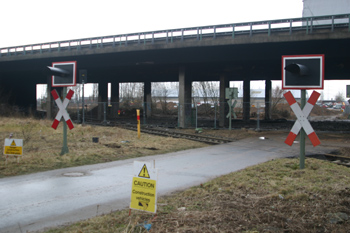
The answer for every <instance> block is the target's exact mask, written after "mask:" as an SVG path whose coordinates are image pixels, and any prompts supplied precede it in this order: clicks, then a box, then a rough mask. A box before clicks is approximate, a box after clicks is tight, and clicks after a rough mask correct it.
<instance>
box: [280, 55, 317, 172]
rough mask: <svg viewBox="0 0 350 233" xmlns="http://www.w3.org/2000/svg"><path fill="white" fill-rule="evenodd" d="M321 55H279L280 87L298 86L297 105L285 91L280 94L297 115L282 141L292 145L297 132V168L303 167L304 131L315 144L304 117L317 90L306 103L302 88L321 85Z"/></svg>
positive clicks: (290, 94) (315, 99) (308, 111)
mask: <svg viewBox="0 0 350 233" xmlns="http://www.w3.org/2000/svg"><path fill="white" fill-rule="evenodd" d="M323 84H324V55H323V54H317V55H290V56H282V89H298V90H301V101H300V107H299V105H298V103H297V102H296V100H295V99H294V97H293V95H292V93H291V92H290V91H289V92H287V93H285V94H284V97H285V98H286V100H287V102H288V104H289V105H290V107H291V108H292V110H293V112H294V113H295V116H296V117H297V120H296V122H295V123H294V125H293V127H292V129H291V131H290V133H289V134H288V137H287V139H286V140H285V143H286V144H287V145H289V146H291V145H293V142H294V140H295V138H296V137H297V135H298V133H299V131H301V132H300V169H304V168H305V134H306V135H307V136H308V137H309V139H310V140H311V142H312V145H313V146H317V145H319V144H320V143H321V142H320V140H319V139H318V137H317V135H316V133H315V131H314V130H313V128H312V126H311V124H310V122H309V121H308V119H307V117H308V116H309V114H310V112H311V110H312V108H313V107H314V106H315V104H316V102H317V99H318V97H319V96H320V93H318V92H316V91H314V92H313V93H312V95H311V96H310V99H309V100H308V101H307V103H306V90H312V89H323Z"/></svg>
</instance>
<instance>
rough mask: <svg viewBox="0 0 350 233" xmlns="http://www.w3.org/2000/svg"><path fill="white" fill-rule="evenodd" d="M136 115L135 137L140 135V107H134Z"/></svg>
mask: <svg viewBox="0 0 350 233" xmlns="http://www.w3.org/2000/svg"><path fill="white" fill-rule="evenodd" d="M136 115H137V138H140V137H141V125H140V109H136Z"/></svg>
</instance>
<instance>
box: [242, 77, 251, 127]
mask: <svg viewBox="0 0 350 233" xmlns="http://www.w3.org/2000/svg"><path fill="white" fill-rule="evenodd" d="M243 121H245V122H249V121H250V80H249V79H248V78H246V79H244V81H243Z"/></svg>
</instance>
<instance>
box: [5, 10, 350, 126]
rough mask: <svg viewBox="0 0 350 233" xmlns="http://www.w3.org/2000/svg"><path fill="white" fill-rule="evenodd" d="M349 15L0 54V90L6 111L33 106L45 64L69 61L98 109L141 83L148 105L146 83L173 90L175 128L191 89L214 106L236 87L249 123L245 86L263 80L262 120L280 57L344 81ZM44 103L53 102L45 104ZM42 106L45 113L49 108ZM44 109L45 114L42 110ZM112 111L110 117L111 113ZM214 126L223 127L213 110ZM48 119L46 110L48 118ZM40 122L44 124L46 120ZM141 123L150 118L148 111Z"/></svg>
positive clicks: (349, 72)
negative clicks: (205, 90) (214, 92)
mask: <svg viewBox="0 0 350 233" xmlns="http://www.w3.org/2000/svg"><path fill="white" fill-rule="evenodd" d="M349 15H350V14H345V15H329V16H318V17H312V18H293V19H281V20H270V21H259V22H247V23H233V24H224V25H212V26H201V27H191V28H179V29H170V30H161V31H151V32H141V33H132V34H123V35H113V36H102V37H95V38H83V39H74V40H68V41H56V42H50V43H43V44H32V45H23V46H16V47H10V48H1V49H0V87H1V93H2V94H3V95H9V96H11V100H10V101H11V103H12V104H15V105H18V106H24V107H29V106H32V107H33V108H34V106H36V85H37V84H46V83H47V84H48V88H51V78H49V77H47V75H44V74H43V69H44V68H45V67H47V66H51V64H52V62H59V61H77V67H78V70H81V69H85V70H87V74H88V82H89V83H98V84H99V101H101V102H107V98H108V97H107V85H108V83H111V89H112V90H111V101H112V102H119V83H123V82H144V100H145V102H146V103H147V104H150V103H151V82H170V81H172V82H173V81H177V82H179V106H180V108H179V125H180V127H186V124H187V123H186V122H187V120H188V118H189V115H190V111H191V107H190V106H189V108H188V107H184V106H185V103H191V83H192V82H193V81H220V102H225V93H224V90H225V88H226V87H229V82H230V81H243V89H244V97H243V101H244V103H248V104H244V106H243V119H244V120H249V116H250V104H249V102H250V81H251V80H265V83H266V84H265V101H266V105H265V108H266V109H265V114H266V116H265V117H266V118H267V119H268V118H269V112H270V111H269V109H270V104H269V103H270V99H271V81H272V80H281V70H282V67H281V58H282V55H304V54H324V55H325V79H326V80H331V79H338V80H339V79H349V77H350V24H349V20H350V18H349ZM48 98H49V102H51V103H52V102H53V101H52V100H50V96H49V97H48ZM49 106H50V105H49ZM50 109H51V108H50ZM115 111H116V109H115ZM220 111H221V112H222V113H223V114H220V119H219V122H220V126H223V125H224V122H225V111H227V109H225V108H221V109H220ZM49 112H51V110H50V111H49ZM47 115H48V117H50V118H51V117H52V116H51V114H50V113H48V114H47ZM146 115H147V116H150V111H149V110H148V112H147V114H146Z"/></svg>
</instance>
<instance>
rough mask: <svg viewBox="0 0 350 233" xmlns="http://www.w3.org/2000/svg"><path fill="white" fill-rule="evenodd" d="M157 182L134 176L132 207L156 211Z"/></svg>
mask: <svg viewBox="0 0 350 233" xmlns="http://www.w3.org/2000/svg"><path fill="white" fill-rule="evenodd" d="M156 184H157V181H156V180H150V179H145V178H140V177H133V180H132V189H131V202H130V209H137V210H143V211H147V212H152V213H156V211H157V206H156V203H157V191H156Z"/></svg>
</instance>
